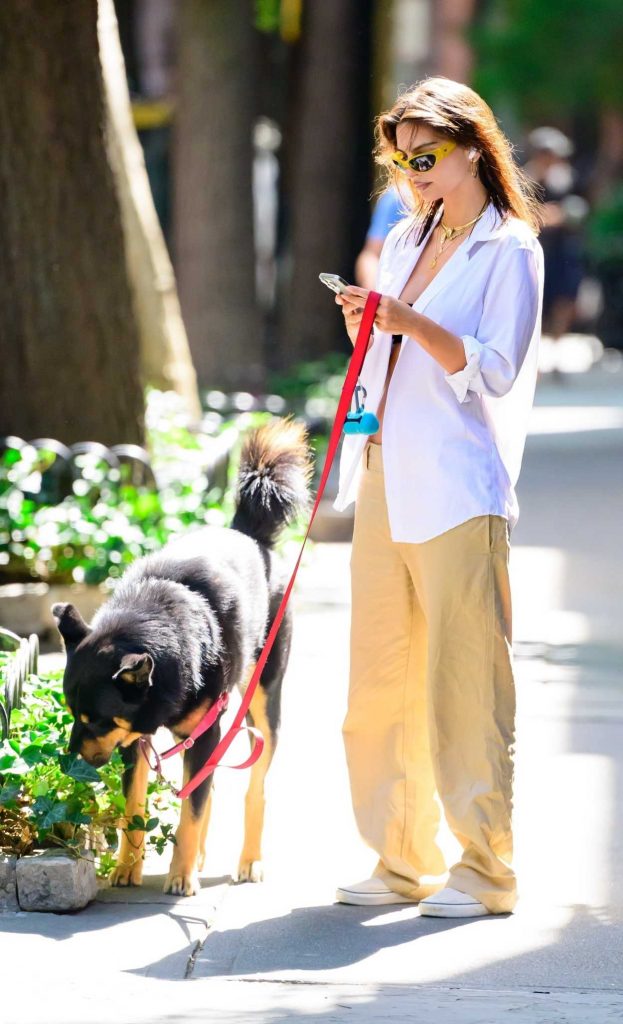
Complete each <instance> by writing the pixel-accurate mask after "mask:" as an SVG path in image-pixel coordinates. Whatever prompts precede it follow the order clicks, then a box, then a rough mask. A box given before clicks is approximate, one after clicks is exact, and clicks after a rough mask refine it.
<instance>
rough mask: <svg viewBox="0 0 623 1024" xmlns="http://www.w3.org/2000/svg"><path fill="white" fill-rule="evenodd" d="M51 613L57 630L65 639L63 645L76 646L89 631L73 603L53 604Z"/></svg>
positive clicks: (89, 628)
mask: <svg viewBox="0 0 623 1024" xmlns="http://www.w3.org/2000/svg"><path fill="white" fill-rule="evenodd" d="M52 615H53V616H54V618H55V620H56V625H57V626H58V631H59V633H60V634H61V636H62V638H63V640H64V641H65V647H68V648H69V647H76V645H77V644H79V643H80V641H81V640H84V638H85V636H88V635H89V633H90V632H91V627H90V626H87V624H86V622H85V621H84V619H83V618H82V615H81V614H80V612H79V611H78V609H77V608H74V606H73V604H53V605H52Z"/></svg>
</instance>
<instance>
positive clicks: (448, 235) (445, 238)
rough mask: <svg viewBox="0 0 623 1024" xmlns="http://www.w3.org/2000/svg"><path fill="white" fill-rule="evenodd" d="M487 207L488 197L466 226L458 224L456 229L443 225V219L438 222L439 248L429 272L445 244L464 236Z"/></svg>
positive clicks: (435, 263)
mask: <svg viewBox="0 0 623 1024" xmlns="http://www.w3.org/2000/svg"><path fill="white" fill-rule="evenodd" d="M488 205H489V196H487V198H486V199H485V201H484V205H483V207H482V209H481V211H480V213H479V214H478V216H477V217H474V219H473V220H470V221H469V223H468V224H459V226H458V227H456V228H449V227H448V226H447V225H446V224H444V222H443V218H442V219H441V221H440V222H439V227H440V228H441V233H440V235H439V248H438V249H437V252H436V253H435V257H434V259H433V262H432V263H431V264H430V268H431V270H432V269H433V267H435V266H436V265H437V260H438V259H439V257H440V256H441V254H442V252H443V251H444V249H445V247H446V244H447V243H448V242H453V241H454V239H455V238H459V236H460V235H464V234H465V232H466V231H467V229H468V228H471V227H472V226H473V225H474V224H475V223H476V221H478V220H480V218H481V217H482V215H483V213H484V212H485V210H486V208H487V206H488Z"/></svg>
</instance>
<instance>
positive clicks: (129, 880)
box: [110, 860, 143, 886]
mask: <svg viewBox="0 0 623 1024" xmlns="http://www.w3.org/2000/svg"><path fill="white" fill-rule="evenodd" d="M142 881H143V862H142V860H138V861H137V862H136V863H135V864H117V867H116V868H115V869H114V871H113V873H112V874H111V876H110V884H111V885H113V886H124V885H141V884H142Z"/></svg>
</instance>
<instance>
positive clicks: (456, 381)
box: [445, 245, 539, 403]
mask: <svg viewBox="0 0 623 1024" xmlns="http://www.w3.org/2000/svg"><path fill="white" fill-rule="evenodd" d="M538 310H539V275H538V268H537V257H536V253H535V252H534V250H533V249H531V248H528V247H527V246H518V245H513V246H512V247H511V248H509V250H508V251H507V252H506V253H501V254H500V258H499V259H498V261H497V262H496V265H495V269H494V271H493V273H492V275H491V279H490V281H489V283H488V285H487V290H486V293H485V298H484V303H483V310H482V316H481V318H480V323H479V325H478V329H477V331H476V334H477V337H474V336H472V335H469V334H465V335H461V341H462V342H463V347H464V349H465V358H466V360H467V365H466V366H464V367H463V369H462V370H458V371H457V372H456V373H446V374H445V379H446V380H447V382H448V384H449V385H450V387H451V388H452V390H453V391H454V393H455V395H456V397H457V399H458V401H459V402H461V403H463V402H469V401H470V400H471V396H470V394H469V392H470V391H474V392H476V393H477V394H481V395H490V396H493V397H500V396H501V395H505V394H507V392H508V391H510V389H511V388H512V386H513V383H514V381H515V379H516V377H517V374H518V373H519V371H520V370H521V367H522V364H523V361H524V359H525V357H526V353H527V351H528V348H529V346H530V341H531V339H532V336H533V334H534V330H535V327H536V320H537V316H538Z"/></svg>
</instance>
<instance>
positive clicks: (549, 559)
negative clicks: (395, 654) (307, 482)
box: [0, 368, 623, 1024]
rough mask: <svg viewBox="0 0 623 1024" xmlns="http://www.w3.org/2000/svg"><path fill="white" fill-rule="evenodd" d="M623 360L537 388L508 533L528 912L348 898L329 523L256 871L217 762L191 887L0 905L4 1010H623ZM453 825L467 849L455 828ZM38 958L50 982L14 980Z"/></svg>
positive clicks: (582, 1015)
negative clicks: (38, 905)
mask: <svg viewBox="0 0 623 1024" xmlns="http://www.w3.org/2000/svg"><path fill="white" fill-rule="evenodd" d="M622 377H623V373H621V371H620V370H619V371H618V372H611V373H608V372H607V371H605V370H603V369H599V368H595V369H593V370H591V371H590V372H589V373H586V374H576V375H569V377H568V378H567V380H566V381H565V382H563V383H556V384H554V383H550V382H549V381H548V379H547V377H545V378H544V379H543V380H542V381H541V383H540V385H539V388H538V392H537V403H536V407H535V410H534V416H533V421H532V431H531V433H530V436H529V438H528V444H527V449H526V455H525V458H524V465H523V471H522V476H521V479H520V483H519V488H518V496H519V503H520V510H521V512H520V519H519V523H518V525H517V527H516V529H515V531H514V532H513V536H512V538H511V544H512V551H511V577H512V583H513V600H514V651H515V666H516V681H517V698H518V722H517V745H516V795H515V817H514V829H515V841H516V858H515V866H516V870H517V875H518V879H519V890H520V900H519V904H518V907H517V910H516V912H515V913H514V914H513V915H510V916H501V917H499V918H484V919H474V920H469V919H464V920H458V921H452V920H443V919H434V918H423V917H420V915H419V912H418V908H417V906H405V907H396V906H393V907H386V908H383V907H380V908H368V909H362V908H355V907H348V906H341V905H335V904H334V903H333V893H334V890H335V887H336V885H338V884H340V883H348V882H352V881H354V880H358V879H361V878H364V877H367V875H369V874H370V872H371V869H372V867H373V865H374V863H375V857H374V854H372V853H371V852H370V851H369V850H367V849H366V848H365V847H364V846H363V844H362V843H361V842H360V840H359V838H358V835H357V833H356V830H355V826H354V822H353V818H352V813H351V810H350V802H349V793H348V782H347V776H346V766H345V761H344V755H343V750H342V741H341V732H340V728H341V722H342V718H343V715H344V710H345V706H346V686H347V670H348V625H349V607H348V602H349V580H348V561H349V545H348V544H317V545H315V546H314V547H313V549H311V550H310V552H309V553H308V554H307V556H306V559H305V562H304V565H303V568H302V570H301V573H300V575H299V584H298V589H297V592H296V595H295V599H294V600H295V607H296V619H295V638H294V646H293V652H292V657H291V661H290V666H289V669H288V673H287V676H286V684H285V693H284V709H283V725H282V733H281V739H280V743H279V746H278V749H277V753H276V755H275V760H274V763H273V767H272V769H271V773H270V776H269V781H268V786H267V815H266V828H265V844H264V864H265V872H266V880H265V882H264V883H263V884H262V885H257V886H250V885H243V886H232V885H229V884H228V876H229V875H230V873H231V872H233V871H235V868H236V864H237V858H238V852H239V848H240V845H241V840H242V802H243V794H244V789H245V783H246V774H245V773H238V772H228V771H227V770H226V769H222V770H220V771H219V773H218V774H217V778H216V788H215V800H214V810H213V814H212V821H211V826H210V833H209V838H208V857H207V863H206V871H205V879H204V881H205V888H204V889H203V890H202V892H201V894H200V895H199V896H197V897H192V898H190V899H188V900H186V901H184V900H182V899H177V898H174V897H166V896H163V895H162V894H161V893H159V891H158V878H157V876H161V875H163V874H164V873H165V871H166V864H165V863H163V862H161V861H158V860H156V862H155V863H152V862H150V864H149V871H148V874H150V876H153V877H150V878H148V882H147V884H146V886H145V889H144V890H143V891H142V892H141V891H139V890H136V891H131V892H127V891H124V890H106V889H104V890H102V893H101V896H100V898H99V900H98V901H97V902H96V903H95V904H93V905H91V906H90V907H89V908H87V909H86V910H84V911H82V912H81V913H79V914H76V915H68V916H61V915H37V914H23V913H22V914H18V915H8V914H7V915H3V916H2V917H0V932H2V933H3V934H1V935H0V972H1V975H2V978H3V982H2V996H1V997H0V998H1V1003H0V1021H1V1022H2V1024H17V1022H20V1024H30V1022H35V1021H37V1022H40V1021H42V1020H43V1019H45V1020H47V1021H56V1020H58V1021H61V1020H62V1021H63V1022H64V1024H70V1022H73V1021H74V1020H75V1021H83V1020H84V1019H88V1020H89V1021H91V1022H92V1024H99V1022H104V1021H109V1020H111V1021H112V1020H113V1019H115V1020H118V1021H120V1022H123V1024H125V1022H130V1021H132V1022H133V1021H137V1022H139V1021H140V1022H143V1021H145V1022H147V1021H150V1022H154V1024H155V1022H165V1021H167V1022H168V1021H178V1020H179V1021H181V1020H197V1021H199V1020H201V1021H232V1022H242V1021H247V1020H248V1021H251V1020H253V1021H254V1022H256V1024H260V1022H264V1021H266V1022H269V1021H270V1022H272V1021H290V1020H295V1019H298V1018H299V1017H300V1018H304V1019H305V1020H309V1021H319V1022H325V1021H326V1022H331V1024H332V1022H336V1021H340V1022H342V1021H351V1020H352V1021H356V1022H369V1021H380V1020H387V1019H389V1018H391V1019H392V1020H396V1021H407V1020H409V1021H413V1020H416V1019H420V1016H421V1017H422V1019H424V1015H425V1014H428V1012H430V1014H431V1015H432V1014H434V1015H435V1019H436V1020H437V1021H439V1022H441V1024H445V1022H448V1024H454V1022H456V1024H476V1022H482V1024H488V1022H491V1024H494V1022H497V1021H499V1020H500V1019H502V1018H503V1017H504V1016H505V1014H508V1016H509V1019H512V1020H513V1021H515V1022H517V1024H524V1022H526V1024H527V1022H531V1024H533V1022H540V1021H543V1022H547V1024H556V1022H563V1021H564V1022H570V1024H576V1022H577V1024H579V1022H582V1024H584V1022H585V1021H586V1020H587V1019H589V1018H590V1020H591V1021H592V1024H602V1022H610V1021H621V1020H623V968H622V965H621V964H622V954H623V868H622V862H623V834H622V830H621V824H620V823H621V820H622V818H623V676H622V672H621V668H622V664H623V633H622V631H621V625H620V619H619V616H620V609H621V608H622V607H623V600H622V598H623V546H622V545H621V523H623V486H622V483H623V480H622V471H621V454H622V448H623V389H622V387H621V382H622ZM230 713H231V712H230ZM230 757H231V760H232V762H235V761H236V760H237V758H236V755H235V751H233V750H232V752H231V755H230ZM443 845H444V848H445V851H446V853H447V856H448V857H449V858H450V860H449V863H452V861H453V860H454V859H456V858H457V854H458V844H457V842H456V840H454V838H453V837H452V835H451V834H450V833H449V832H448V831H446V832H444V835H443ZM166 856H167V855H166V854H165V857H166ZM33 978H34V979H36V981H37V990H38V993H39V995H38V997H37V999H36V1000H34V999H32V998H29V997H26V998H24V996H23V993H25V992H28V991H29V989H30V990H31V991H33V989H32V986H33ZM17 993H22V995H20V996H19V997H18V995H17ZM43 993H46V996H45V1000H46V1004H45V1009H43V1004H42V1003H41V1002H40V1000H41V999H42V998H43Z"/></svg>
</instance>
